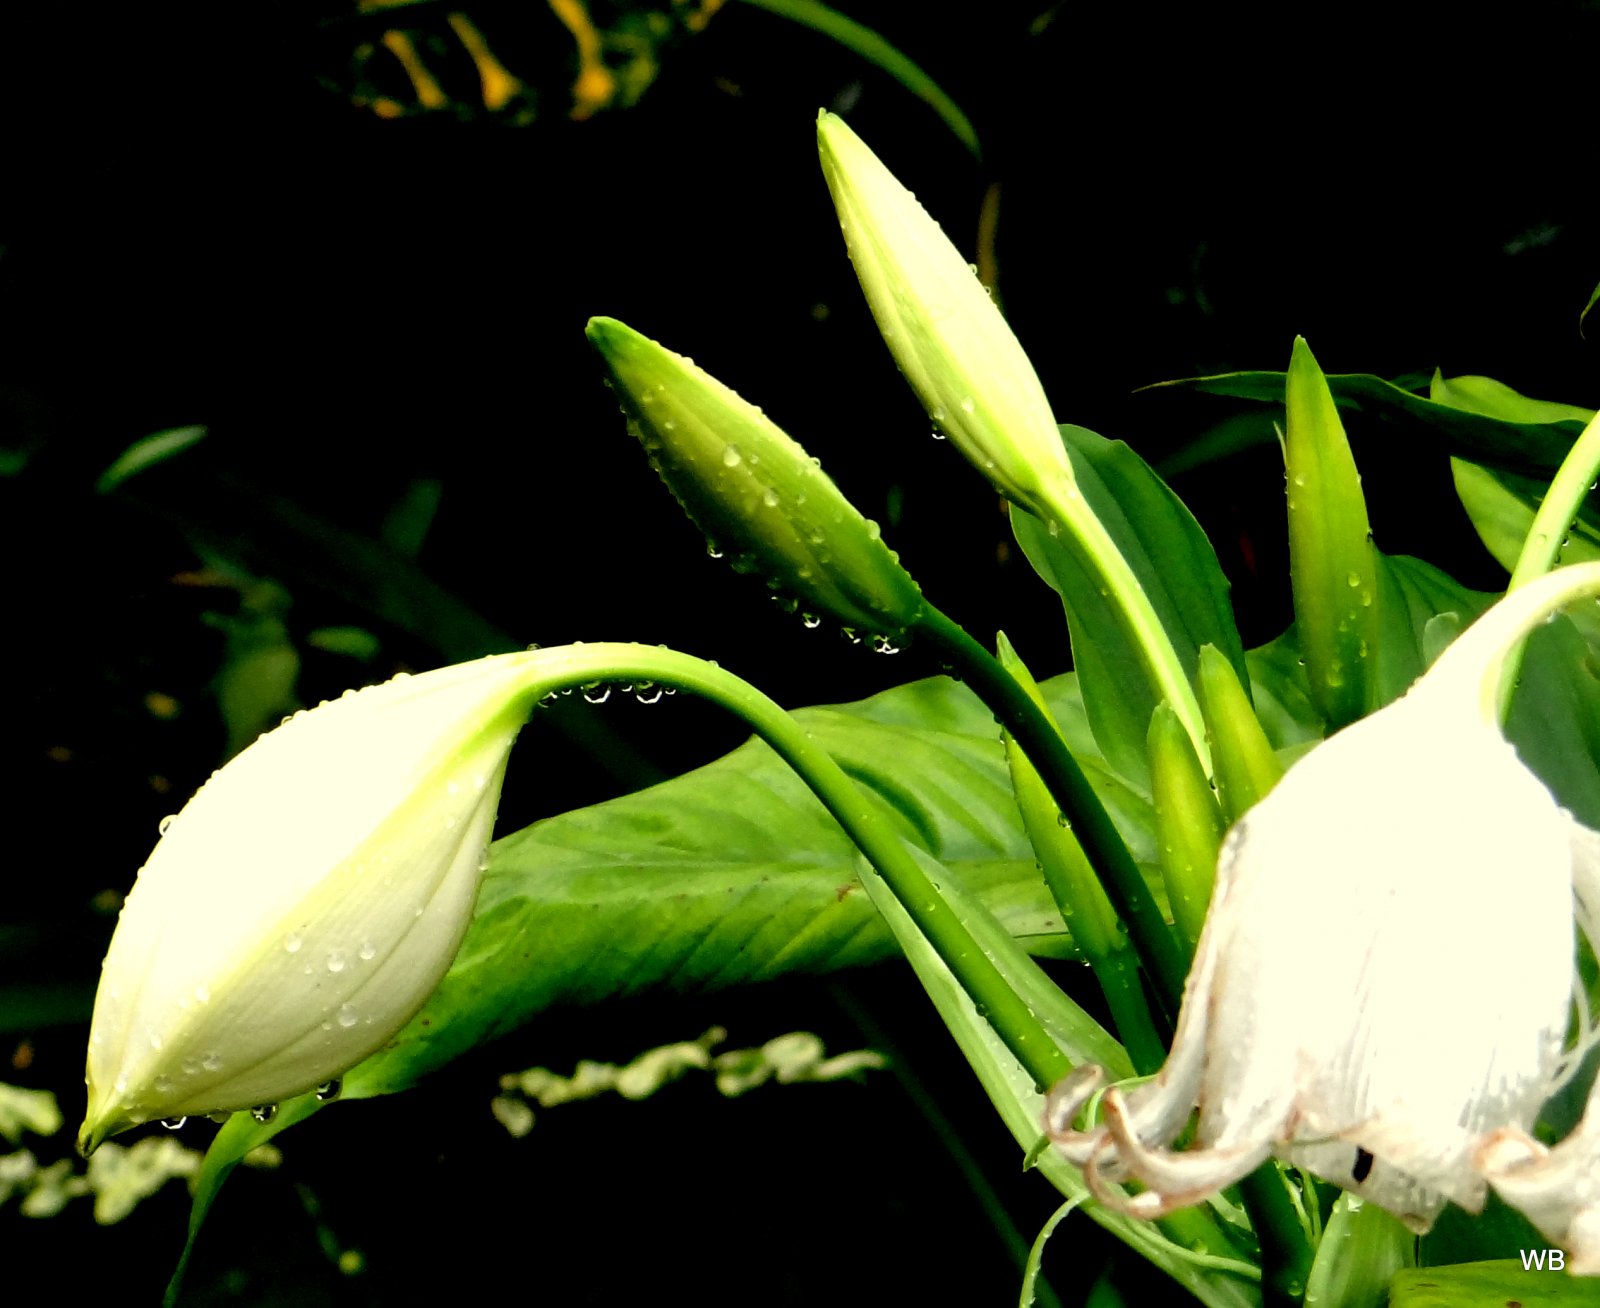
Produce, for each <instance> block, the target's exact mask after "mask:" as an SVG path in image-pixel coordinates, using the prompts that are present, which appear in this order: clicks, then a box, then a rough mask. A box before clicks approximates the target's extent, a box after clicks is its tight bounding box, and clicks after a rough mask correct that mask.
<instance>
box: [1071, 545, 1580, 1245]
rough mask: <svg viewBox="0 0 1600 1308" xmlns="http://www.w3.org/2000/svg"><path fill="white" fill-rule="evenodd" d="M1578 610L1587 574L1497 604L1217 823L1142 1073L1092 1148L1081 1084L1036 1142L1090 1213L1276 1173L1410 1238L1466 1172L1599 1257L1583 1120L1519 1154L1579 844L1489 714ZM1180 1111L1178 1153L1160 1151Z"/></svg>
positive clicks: (1565, 976)
mask: <svg viewBox="0 0 1600 1308" xmlns="http://www.w3.org/2000/svg"><path fill="white" fill-rule="evenodd" d="M1597 591H1600V565H1584V566H1582V567H1574V568H1567V569H1562V570H1561V571H1559V572H1557V573H1554V574H1551V575H1550V576H1547V577H1544V578H1541V579H1540V580H1538V581H1536V582H1532V583H1530V584H1529V585H1527V586H1525V587H1523V588H1521V589H1520V590H1517V591H1514V592H1512V593H1511V594H1510V595H1509V596H1507V597H1506V598H1505V599H1503V600H1502V601H1500V602H1499V603H1498V604H1496V605H1495V606H1494V607H1493V608H1492V609H1490V610H1489V611H1488V612H1487V613H1485V614H1484V616H1483V617H1482V618H1481V619H1480V620H1479V621H1478V622H1477V623H1475V624H1474V625H1473V626H1472V627H1471V628H1470V629H1469V630H1468V631H1467V632H1466V633H1464V634H1463V635H1462V636H1461V637H1460V638H1459V639H1458V640H1457V641H1456V642H1455V644H1454V645H1452V646H1451V647H1450V648H1449V649H1448V650H1446V651H1445V653H1444V654H1443V655H1442V656H1441V657H1440V658H1439V660H1438V661H1437V663H1436V664H1435V665H1434V667H1433V668H1432V669H1431V670H1430V671H1429V672H1428V673H1426V674H1425V675H1424V676H1423V677H1422V678H1420V679H1419V680H1418V681H1417V683H1416V684H1415V685H1414V686H1413V687H1412V688H1411V690H1410V691H1409V692H1408V693H1407V694H1406V695H1405V696H1404V697H1403V698H1402V699H1400V700H1398V701H1396V702H1395V703H1394V704H1392V705H1390V706H1389V707H1387V708H1385V709H1383V710H1381V711H1379V712H1377V713H1375V714H1373V715H1372V716H1370V717H1368V718H1366V719H1364V720H1362V721H1360V722H1357V723H1355V724H1354V725H1352V726H1350V727H1348V728H1346V729H1345V730H1344V731H1341V732H1339V733H1338V734H1336V735H1334V736H1333V737H1331V738H1330V739H1329V740H1327V741H1326V742H1325V743H1323V744H1322V745H1321V746H1319V747H1318V748H1317V749H1315V750H1314V751H1312V753H1310V754H1309V755H1307V756H1306V757H1305V758H1304V759H1302V760H1301V761H1300V762H1299V763H1297V764H1296V765H1295V766H1294V767H1293V768H1291V769H1290V771H1289V772H1288V774H1287V775H1286V776H1285V777H1284V778H1283V779H1282V781H1280V782H1279V783H1278V785H1277V787H1276V788H1275V789H1274V790H1273V791H1272V792H1271V794H1269V795H1268V796H1267V798H1266V799H1265V800H1263V801H1262V802H1261V803H1260V804H1258V805H1257V806H1256V807H1255V808H1253V809H1251V810H1250V811H1249V812H1248V813H1247V814H1246V815H1245V816H1244V817H1243V818H1242V819H1241V820H1240V821H1239V823H1238V824H1237V825H1236V826H1235V827H1234V829H1233V831H1232V832H1231V833H1230V835H1229V837H1228V839H1227V841H1226V842H1225V844H1224V847H1223V849H1222V852H1221V855H1220V857H1219V860H1218V870H1217V881H1216V889H1215V892H1214V898H1213V900H1212V905H1211V909H1210V913H1209V916H1208V918H1207V920H1206V925H1205V929H1204V932H1203V934H1202V936H1201V939H1200V942H1199V946H1198V949H1197V953H1196V957H1195V962H1194V966H1193V969H1192V971H1191V972H1190V975H1189V981H1188V985H1187V988H1186V990H1185V995H1184V1004H1183V1009H1182V1013H1181V1015H1180V1018H1179V1022H1178V1029H1177V1032H1176V1035H1175V1038H1174V1041H1173V1046H1172V1049H1171V1052H1170V1054H1169V1056H1168V1059H1167V1062H1166V1064H1165V1066H1164V1067H1163V1068H1162V1071H1161V1072H1160V1074H1159V1075H1158V1076H1157V1077H1156V1078H1155V1079H1154V1080H1153V1081H1151V1082H1149V1083H1147V1084H1145V1085H1141V1086H1138V1087H1136V1088H1134V1089H1131V1090H1129V1091H1127V1092H1126V1093H1124V1092H1123V1091H1122V1090H1120V1089H1118V1088H1115V1087H1113V1088H1111V1089H1109V1090H1107V1091H1106V1092H1105V1095H1104V1099H1103V1101H1102V1103H1101V1120H1100V1123H1099V1124H1098V1125H1096V1126H1093V1127H1092V1128H1090V1129H1085V1130H1076V1129H1074V1127H1073V1122H1074V1119H1075V1118H1076V1117H1077V1115H1078V1114H1079V1112H1080V1111H1081V1110H1082V1109H1083V1108H1084V1107H1085V1105H1086V1104H1087V1103H1088V1101H1089V1100H1090V1098H1091V1097H1092V1096H1093V1095H1094V1094H1095V1092H1096V1091H1097V1090H1098V1089H1099V1087H1100V1085H1101V1081H1102V1075H1101V1073H1100V1069H1098V1068H1095V1067H1087V1066H1086V1067H1083V1068H1080V1069H1078V1070H1077V1071H1076V1072H1074V1073H1073V1075H1072V1076H1071V1077H1069V1078H1068V1079H1067V1080H1066V1081H1064V1082H1063V1083H1062V1084H1061V1085H1060V1086H1058V1087H1056V1089H1055V1090H1054V1091H1053V1092H1052V1095H1051V1097H1050V1100H1049V1106H1048V1109H1047V1120H1046V1128H1047V1130H1048V1131H1049V1132H1050V1134H1051V1136H1052V1137H1053V1138H1054V1139H1055V1141H1056V1142H1057V1144H1058V1146H1059V1147H1060V1148H1061V1149H1062V1150H1063V1152H1065V1153H1066V1155H1067V1156H1068V1157H1069V1158H1070V1159H1071V1160H1072V1161H1073V1162H1075V1163H1077V1164H1078V1165H1079V1166H1081V1167H1082V1168H1083V1169H1084V1173H1085V1177H1086V1179H1087V1181H1088V1183H1089V1185H1090V1186H1091V1187H1092V1188H1093V1190H1094V1191H1095V1193H1096V1194H1097V1195H1098V1196H1099V1197H1100V1198H1101V1200H1102V1201H1104V1202H1105V1203H1107V1204H1109V1205H1112V1206H1115V1207H1117V1208H1119V1209H1121V1210H1124V1211H1127V1212H1130V1213H1134V1214H1137V1215H1140V1216H1145V1217H1157V1216H1161V1215H1163V1214H1165V1213H1167V1212H1170V1211H1171V1210H1173V1209H1175V1208H1178V1207H1182V1206H1184V1205H1187V1204H1191V1203H1196V1202H1198V1201H1200V1200H1203V1199H1204V1198H1206V1197H1207V1196H1208V1195H1210V1194H1212V1193H1214V1192H1215V1191H1217V1190H1218V1189H1220V1188H1222V1187H1224V1186H1227V1185H1230V1184H1232V1183H1233V1182H1235V1181H1237V1180H1239V1179H1240V1178H1241V1177H1243V1176H1244V1175H1245V1174H1246V1173H1248V1172H1250V1171H1252V1170H1253V1169H1254V1168H1255V1167H1257V1166H1258V1165H1260V1164H1261V1163H1262V1162H1264V1161H1265V1160H1266V1159H1267V1158H1269V1157H1272V1156H1277V1157H1279V1158H1283V1159H1286V1160H1288V1161H1291V1162H1293V1163H1295V1164H1297V1165H1299V1166H1301V1167H1304V1168H1306V1169H1307V1170H1309V1171H1311V1172H1314V1173H1315V1174H1316V1175H1318V1176H1321V1177H1323V1178H1324V1179H1326V1180H1328V1181H1331V1182H1333V1183H1334V1184H1337V1185H1339V1186H1342V1187H1344V1188H1345V1189H1348V1190H1352V1191H1354V1192H1356V1193H1358V1194H1360V1195H1362V1196H1364V1197H1366V1198H1368V1199H1371V1200H1373V1201H1374V1202H1376V1203H1378V1204H1380V1205H1382V1206H1383V1207H1384V1208H1386V1209H1388V1210H1389V1211H1390V1212H1392V1213H1394V1214H1396V1215H1397V1216H1399V1217H1400V1218H1402V1219H1403V1220H1405V1221H1406V1222H1407V1223H1408V1224H1410V1225H1411V1226H1412V1227H1413V1228H1414V1229H1417V1230H1425V1229H1427V1227H1428V1226H1429V1225H1430V1224H1431V1223H1432V1221H1433V1219H1434V1218H1435V1217H1436V1216H1437V1215H1438V1213H1439V1212H1440V1210H1441V1209H1442V1208H1443V1206H1444V1204H1445V1203H1446V1202H1447V1201H1453V1202H1455V1203H1457V1204H1460V1205H1461V1206H1462V1207H1464V1208H1466V1209H1468V1210H1469V1211H1477V1210H1478V1209H1480V1208H1481V1206H1482V1203H1483V1200H1484V1197H1485V1193H1486V1186H1485V1177H1486V1174H1487V1176H1488V1178H1489V1179H1491V1180H1493V1181H1494V1183H1495V1184H1496V1186H1497V1187H1498V1188H1499V1189H1500V1192H1501V1193H1502V1195H1503V1196H1504V1197H1506V1198H1507V1199H1508V1200H1510V1201H1511V1202H1513V1203H1517V1204H1523V1205H1525V1206H1527V1207H1528V1211H1529V1213H1530V1216H1533V1217H1534V1220H1536V1221H1539V1220H1540V1216H1541V1215H1544V1216H1546V1217H1547V1218H1548V1219H1549V1225H1548V1226H1545V1223H1544V1222H1541V1225H1542V1226H1545V1229H1546V1231H1547V1233H1549V1234H1551V1235H1552V1238H1556V1239H1561V1240H1563V1241H1567V1240H1572V1241H1576V1242H1580V1243H1582V1242H1587V1244H1588V1247H1589V1248H1590V1249H1591V1251H1592V1253H1593V1255H1594V1256H1595V1257H1596V1258H1597V1259H1600V1242H1597V1235H1600V1187H1597V1185H1596V1183H1595V1182H1594V1181H1593V1180H1592V1179H1591V1180H1588V1181H1585V1182H1584V1183H1583V1185H1582V1186H1579V1187H1577V1188H1576V1189H1574V1188H1573V1185H1572V1184H1569V1183H1570V1182H1571V1178H1572V1177H1573V1175H1574V1174H1575V1163H1576V1162H1577V1160H1579V1159H1587V1160H1588V1161H1589V1163H1590V1164H1593V1162H1594V1161H1595V1159H1596V1156H1597V1153H1600V1122H1597V1123H1596V1125H1594V1126H1592V1127H1589V1128H1588V1130H1589V1131H1590V1134H1589V1135H1587V1136H1585V1135H1584V1134H1583V1132H1580V1133H1578V1136H1577V1137H1575V1138H1574V1141H1570V1142H1569V1145H1570V1146H1571V1152H1570V1153H1568V1154H1566V1155H1563V1154H1562V1153H1561V1150H1560V1149H1558V1150H1556V1151H1554V1152H1552V1153H1550V1154H1549V1156H1548V1157H1546V1156H1544V1155H1543V1153H1542V1151H1541V1150H1540V1147H1539V1146H1535V1145H1532V1142H1531V1141H1528V1140H1527V1134H1526V1133H1527V1131H1528V1130H1529V1128H1531V1126H1532V1124H1533V1121H1534V1119H1535V1117H1536V1116H1537V1115H1538V1112H1539V1109H1540V1106H1541V1105H1542V1104H1543V1102H1544V1101H1545V1099H1546V1098H1547V1097H1548V1095H1549V1093H1550V1091H1551V1089H1552V1086H1553V1083H1554V1081H1555V1079H1556V1077H1557V1074H1558V1070H1559V1067H1560V1064H1561V1062H1562V1045H1563V1040H1564V1037H1565V1034H1566V1031H1567V1025H1568V1015H1569V1010H1570V1005H1571V998H1572V995H1573V986H1574V955H1573V951H1574V930H1573V927H1574V879H1575V877H1577V878H1579V879H1580V881H1581V879H1582V878H1583V877H1585V876H1588V877H1590V878H1591V879H1592V876H1593V873H1592V871H1590V872H1585V871H1584V869H1585V867H1589V868H1592V866H1593V863H1592V854H1591V852H1590V851H1591V850H1592V847H1593V846H1592V842H1593V840H1594V839H1595V838H1594V837H1593V834H1592V833H1588V832H1586V831H1585V829H1584V828H1582V827H1581V826H1579V825H1578V824H1577V823H1576V822H1575V821H1574V820H1573V819H1572V818H1571V816H1570V815H1569V814H1567V813H1566V812H1565V811H1564V810H1563V809H1562V808H1560V806H1559V805H1558V804H1557V803H1556V801H1555V799H1554V798H1553V797H1552V796H1551V794H1550V792H1549V790H1548V789H1547V788H1546V787H1545V785H1544V784H1543V783H1542V782H1541V781H1540V780H1539V779H1538V778H1537V777H1535V776H1534V775H1533V773H1532V772H1530V771H1529V770H1528V768H1527V767H1526V766H1525V765H1524V764H1523V763H1522V761H1521V760H1520V759H1519V758H1518V757H1517V754H1516V752H1515V750H1514V749H1513V748H1512V747H1511V746H1510V745H1509V744H1508V743H1507V742H1506V740H1505V739H1504V737H1503V736H1502V735H1501V733H1500V730H1499V726H1498V719H1497V716H1496V693H1497V689H1498V684H1499V679H1500V674H1501V670H1502V668H1503V665H1504V662H1505V659H1506V656H1507V653H1508V652H1509V651H1510V650H1511V648H1512V647H1514V646H1515V645H1516V644H1517V642H1518V641H1519V640H1520V639H1521V638H1522V637H1523V636H1524V635H1525V634H1526V633H1527V631H1528V630H1529V629H1530V628H1531V627H1533V626H1534V625H1536V624H1537V623H1538V622H1539V621H1541V620H1542V619H1543V618H1545V617H1546V616H1548V615H1549V614H1550V613H1552V612H1554V611H1555V610H1556V609H1557V608H1559V607H1560V606H1561V605H1562V604H1563V603H1565V602H1567V601H1569V600H1571V599H1573V598H1575V597H1577V596H1578V595H1581V594H1593V593H1595V592H1597ZM1580 889H1581V885H1580ZM1591 893H1592V888H1591ZM1591 902H1594V903H1600V896H1596V897H1594V899H1593V900H1592V901H1591ZM1593 925H1594V923H1593V920H1592V919H1586V920H1585V921H1584V926H1585V927H1586V929H1590V928H1592V927H1593ZM1196 1108H1198V1110H1199V1119H1198V1122H1197V1126H1196V1132H1195V1138H1194V1141H1193V1144H1192V1145H1191V1146H1190V1147H1188V1148H1186V1149H1183V1150H1173V1149H1171V1148H1169V1147H1168V1146H1169V1145H1170V1143H1171V1141H1172V1140H1173V1139H1174V1138H1175V1137H1176V1136H1177V1135H1178V1133H1179V1132H1180V1131H1181V1130H1182V1129H1183V1128H1184V1126H1185V1124H1186V1123H1187V1122H1188V1120H1189V1117H1190V1114H1191V1112H1193V1111H1194V1110H1195V1109H1196ZM1590 1116H1591V1117H1592V1118H1596V1119H1600V1109H1596V1110H1592V1111H1591V1114H1590ZM1579 1137H1582V1138H1579ZM1568 1147H1569V1146H1568V1145H1563V1146H1562V1149H1567V1148H1568ZM1535 1152H1538V1153H1539V1157H1537V1158H1534V1157H1533V1154H1534V1153H1535ZM1589 1175H1590V1176H1591V1177H1592V1175H1593V1172H1592V1171H1591V1172H1590V1173H1589ZM1130 1180H1131V1181H1136V1182H1138V1183H1139V1185H1141V1186H1142V1187H1143V1190H1142V1192H1140V1193H1138V1194H1135V1195H1131V1196H1130V1195H1128V1194H1126V1193H1125V1192H1123V1191H1122V1190H1120V1189H1119V1188H1117V1183H1120V1182H1123V1181H1130ZM1585 1187H1586V1188H1585ZM1536 1203H1542V1204H1543V1207H1537V1206H1535V1205H1536ZM1585 1224H1587V1225H1585Z"/></svg>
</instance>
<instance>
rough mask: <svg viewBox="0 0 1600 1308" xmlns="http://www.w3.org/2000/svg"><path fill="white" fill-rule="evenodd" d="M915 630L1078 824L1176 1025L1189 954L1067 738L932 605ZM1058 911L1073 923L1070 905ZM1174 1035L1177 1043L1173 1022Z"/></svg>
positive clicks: (989, 657) (986, 654) (985, 653)
mask: <svg viewBox="0 0 1600 1308" xmlns="http://www.w3.org/2000/svg"><path fill="white" fill-rule="evenodd" d="M913 630H914V631H915V632H916V633H917V634H918V635H920V636H922V637H923V638H924V639H925V640H927V641H928V642H929V643H930V644H931V645H933V646H934V647H935V648H936V649H937V650H938V651H939V653H940V655H941V656H942V657H943V658H945V659H946V660H947V661H948V662H949V663H950V664H951V665H952V666H953V667H954V668H955V669H956V670H957V672H958V673H959V674H960V676H961V679H962V680H963V681H965V682H966V683H967V684H968V685H969V686H971V687H972V689H973V691H974V692H975V693H976V694H977V696H978V698H979V699H981V700H982V701H983V702H984V703H985V704H986V705H988V706H989V708H990V709H991V710H993V712H994V713H995V714H996V715H997V716H998V717H999V718H1000V720H1001V722H1003V723H1004V724H1005V727H1006V730H1007V731H1009V732H1010V733H1011V734H1012V736H1013V737H1014V738H1015V739H1016V741H1017V743H1018V744H1019V745H1021V746H1022V750H1023V752H1024V753H1025V754H1027V756H1028V758H1029V760H1030V761H1031V762H1032V763H1033V766H1034V767H1035V768H1037V769H1038V771H1039V775H1040V777H1041V778H1043V780H1044V783H1045V785H1046V786H1047V787H1048V788H1049V791H1050V795H1051V798H1053V799H1054V800H1055V802H1056V803H1057V804H1059V805H1060V806H1061V811H1062V812H1063V813H1064V814H1066V816H1067V819H1068V820H1069V821H1070V822H1071V824H1072V832H1073V834H1074V835H1075V836H1077V838H1078V842H1079V843H1080V844H1081V845H1082V846H1083V850H1084V853H1085V854H1087V855H1088V858H1089V862H1090V864H1091V865H1092V866H1093V868H1094V870H1095V873H1096V875H1097V876H1098V877H1099V878H1100V884H1101V885H1102V886H1104V887H1105V891H1106V896H1107V898H1109V899H1110V900H1111V903H1112V905H1113V907H1115V908H1116V910H1117V915H1118V916H1119V917H1121V918H1122V920H1123V921H1124V922H1125V923H1127V926H1128V935H1129V938H1130V939H1131V940H1132V942H1133V947H1134V949H1135V950H1136V951H1137V952H1138V954H1139V958H1140V961H1141V962H1142V963H1143V964H1144V966H1145V969H1146V970H1147V972H1148V973H1149V975H1150V977H1151V979H1152V980H1153V981H1154V983H1155V987H1156V990H1157V993H1158V994H1159V995H1160V998H1161V1002H1162V1004H1163V1006H1164V1008H1165V1009H1166V1012H1167V1015H1168V1018H1169V1019H1171V1018H1173V1017H1175V1016H1176V1014H1177V1012H1178V1007H1179V1005H1180V1003H1181V1002H1182V999H1183V984H1184V978H1185V974H1186V972H1187V966H1186V964H1185V963H1184V959H1183V952H1182V951H1181V950H1180V949H1179V948H1178V945H1177V942H1176V941H1175V940H1174V939H1173V937H1172V931H1171V929H1170V928H1169V927H1168V926H1167V922H1166V919H1165V918H1164V917H1162V915H1161V909H1160V908H1159V907H1158V906H1157V904H1156V900H1155V896H1154V895H1153V894H1151V893H1150V887H1149V886H1148V885H1146V884H1145V880H1144V876H1143V874H1141V873H1140V871H1139V867H1138V865H1137V864H1136V863H1135V862H1134V861H1133V855H1131V854H1130V853H1128V847H1127V845H1125V844H1124V843H1123V841H1122V836H1121V834H1120V833H1119V832H1118V831H1117V828H1116V825H1115V824H1114V823H1113V822H1112V821H1111V817H1110V815H1109V814H1108V813H1107V812H1106V810H1105V805H1103V804H1102V803H1101V802H1100V797H1099V796H1098V795H1096V794H1095V793H1094V788H1093V787H1092V786H1091V785H1090V784H1089V780H1088V778H1087V777H1085V776H1084V775H1083V769H1082V768H1080V767H1079V766H1078V761H1077V760H1076V759H1075V758H1073V757H1072V753H1071V751H1070V750H1068V749H1067V746H1066V742H1065V741H1063V740H1062V739H1061V734H1060V732H1058V731H1057V730H1056V728H1055V726H1054V725H1053V724H1052V723H1051V722H1050V720H1049V719H1048V718H1047V717H1045V715H1044V711H1043V710H1042V709H1041V708H1040V707H1039V706H1038V705H1037V704H1035V703H1034V702H1033V700H1032V698H1030V697H1029V695H1028V694H1027V692H1026V691H1024V690H1023V689H1022V687H1021V686H1019V685H1018V684H1017V682H1016V679H1015V678H1014V677H1012V675H1011V674H1010V673H1009V672H1007V671H1006V670H1005V669H1004V668H1003V667H1001V665H1000V662H999V660H997V659H996V658H995V657H994V655H992V654H991V653H989V651H988V650H986V649H985V648H984V647H983V646H982V645H980V644H979V643H978V642H977V641H975V640H974V639H973V638H972V637H971V636H969V635H968V634H967V633H966V631H964V630H963V629H962V628H961V626H960V625H959V624H957V623H956V622H955V621H953V620H952V619H951V618H949V617H947V616H945V614H943V613H941V612H940V611H939V610H938V609H936V608H935V607H934V606H933V605H932V604H929V605H928V606H927V607H926V608H925V609H924V610H923V613H922V616H921V617H920V618H918V620H917V623H916V626H915V627H914V628H913ZM1058 907H1060V908H1061V909H1062V912H1063V913H1065V914H1069V915H1070V905H1058ZM1167 1035H1168V1036H1170V1035H1171V1025H1170V1021H1169V1024H1168V1026H1167Z"/></svg>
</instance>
